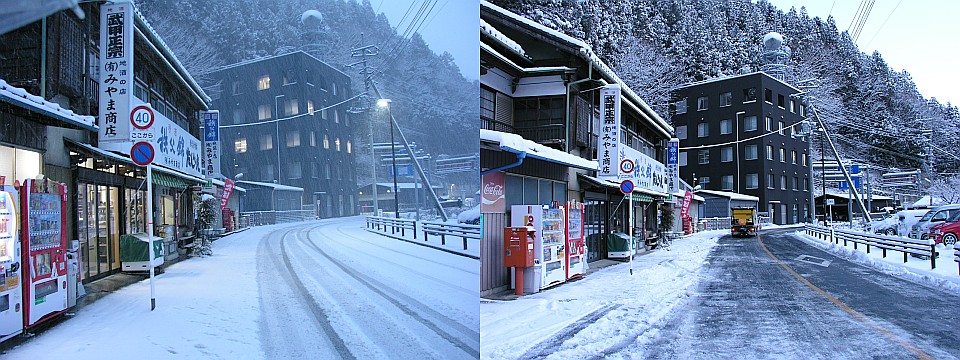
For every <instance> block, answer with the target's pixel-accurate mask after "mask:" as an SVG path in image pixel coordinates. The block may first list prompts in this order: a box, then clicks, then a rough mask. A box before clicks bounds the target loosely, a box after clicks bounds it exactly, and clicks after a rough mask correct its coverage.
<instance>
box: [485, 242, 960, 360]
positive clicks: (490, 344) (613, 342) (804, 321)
mask: <svg viewBox="0 0 960 360" xmlns="http://www.w3.org/2000/svg"><path fill="white" fill-rule="evenodd" d="M723 234H724V233H723V232H708V233H701V234H697V235H695V236H692V237H689V238H686V239H681V240H678V241H677V242H676V243H675V244H674V246H673V249H672V251H655V252H653V253H650V254H647V255H643V256H639V257H637V258H636V259H635V260H634V264H633V266H634V275H633V276H630V275H629V272H628V271H629V264H618V265H615V266H611V267H608V268H604V269H601V270H599V271H597V272H596V273H594V274H592V275H590V276H588V277H587V278H585V279H583V280H581V281H577V282H573V283H569V284H565V285H562V286H559V287H557V288H554V289H550V290H546V291H544V292H541V293H538V294H536V295H530V296H525V297H523V298H521V299H519V300H515V301H503V302H501V301H483V302H482V304H481V314H482V315H481V316H482V319H483V322H482V325H481V335H482V336H483V353H484V356H485V357H487V356H489V357H490V358H491V359H515V358H521V359H527V358H598V357H609V358H664V359H676V358H678V359H687V358H771V357H772V358H785V359H806V358H864V357H868V358H869V357H881V358H916V357H919V358H957V357H960V334H958V333H957V332H956V324H957V323H960V314H958V313H957V312H956V311H954V309H955V306H956V304H960V295H958V294H957V293H955V292H951V291H950V290H945V289H943V288H940V287H934V286H930V285H928V284H926V283H923V282H920V283H918V282H916V281H913V280H905V279H904V278H908V276H895V275H892V273H894V272H893V271H881V270H877V269H874V268H872V267H866V266H863V265H860V264H857V263H854V262H851V261H848V260H846V259H844V258H842V257H838V256H835V255H833V254H832V253H829V252H825V251H823V250H820V249H818V248H817V247H814V246H811V244H810V243H808V242H805V241H803V240H801V239H800V236H801V235H798V234H797V229H796V228H788V229H770V230H765V231H763V232H761V233H760V237H759V241H758V239H756V238H736V239H734V238H731V237H729V236H722V237H721V236H720V235H723ZM768 251H769V253H768ZM893 258H894V259H896V257H893ZM943 266H946V267H947V268H948V269H952V270H951V272H952V271H956V268H955V264H953V263H947V264H945V265H943ZM788 269H789V270H788ZM528 314H529V315H528ZM507 324H512V326H507ZM521 329H525V330H521Z"/></svg>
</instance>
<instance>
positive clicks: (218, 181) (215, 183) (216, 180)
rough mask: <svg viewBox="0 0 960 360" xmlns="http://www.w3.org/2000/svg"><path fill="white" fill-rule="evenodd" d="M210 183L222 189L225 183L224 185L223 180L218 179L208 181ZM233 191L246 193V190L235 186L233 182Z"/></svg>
mask: <svg viewBox="0 0 960 360" xmlns="http://www.w3.org/2000/svg"><path fill="white" fill-rule="evenodd" d="M210 181H212V182H213V184H214V185H217V186H220V187H223V186H224V185H226V183H224V182H223V180H220V179H210ZM233 190H236V191H241V192H247V189H244V188H242V187H239V186H237V185H236V181H235V182H234V185H233Z"/></svg>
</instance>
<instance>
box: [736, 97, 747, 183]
mask: <svg viewBox="0 0 960 360" xmlns="http://www.w3.org/2000/svg"><path fill="white" fill-rule="evenodd" d="M746 113H747V112H746V111H737V114H736V115H735V117H736V122H737V128H736V130H734V132H735V133H736V134H737V142H735V143H733V151H734V152H736V154H737V194H739V193H740V183H741V182H743V178H741V177H740V114H746Z"/></svg>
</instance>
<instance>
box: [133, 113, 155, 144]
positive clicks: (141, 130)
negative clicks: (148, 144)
mask: <svg viewBox="0 0 960 360" xmlns="http://www.w3.org/2000/svg"><path fill="white" fill-rule="evenodd" d="M154 120H156V116H154V114H153V109H151V108H150V107H149V106H147V105H140V106H137V107H135V108H133V110H132V111H130V125H133V129H130V140H133V141H152V140H153V138H154V135H153V130H151V129H150V127H151V126H153V122H154Z"/></svg>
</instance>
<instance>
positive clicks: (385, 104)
mask: <svg viewBox="0 0 960 360" xmlns="http://www.w3.org/2000/svg"><path fill="white" fill-rule="evenodd" d="M390 102H391V101H390V99H380V100H377V106H379V107H380V108H384V109H387V122H388V124H389V126H390V158H391V160H393V210H394V212H395V213H396V217H397V219H399V218H400V200H399V196H398V195H397V193H398V192H399V188H397V148H396V147H395V146H394V140H393V112H392V110H391V109H390Z"/></svg>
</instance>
